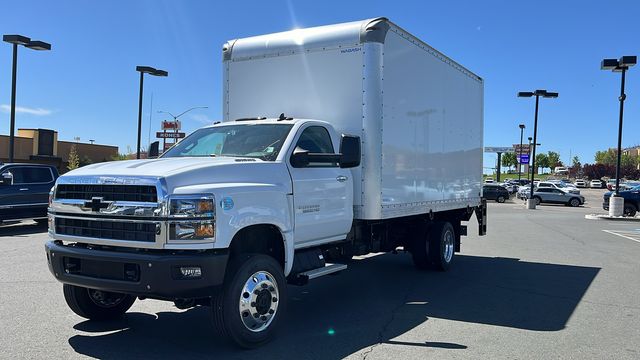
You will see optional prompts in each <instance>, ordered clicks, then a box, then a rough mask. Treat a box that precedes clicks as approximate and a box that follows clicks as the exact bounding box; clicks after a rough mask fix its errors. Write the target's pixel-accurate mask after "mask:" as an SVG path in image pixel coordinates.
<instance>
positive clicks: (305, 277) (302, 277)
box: [289, 264, 347, 285]
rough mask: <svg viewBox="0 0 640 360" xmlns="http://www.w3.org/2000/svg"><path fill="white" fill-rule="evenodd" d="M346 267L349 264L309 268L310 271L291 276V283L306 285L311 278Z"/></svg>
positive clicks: (333, 272)
mask: <svg viewBox="0 0 640 360" xmlns="http://www.w3.org/2000/svg"><path fill="white" fill-rule="evenodd" d="M346 268H347V265H345V264H327V265H326V266H325V267H321V268H318V269H313V270H308V271H305V272H301V273H299V274H295V275H293V276H290V278H289V283H291V284H293V285H306V284H307V283H308V282H309V280H312V279H315V278H319V277H321V276H325V275H329V274H335V273H337V272H339V271H342V270H344V269H346Z"/></svg>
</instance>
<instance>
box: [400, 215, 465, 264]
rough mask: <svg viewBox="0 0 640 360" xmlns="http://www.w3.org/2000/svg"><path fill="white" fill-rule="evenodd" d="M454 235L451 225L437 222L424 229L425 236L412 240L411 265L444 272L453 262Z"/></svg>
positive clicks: (445, 222)
mask: <svg viewBox="0 0 640 360" xmlns="http://www.w3.org/2000/svg"><path fill="white" fill-rule="evenodd" d="M455 245H456V233H455V230H454V229H453V225H451V223H450V222H447V221H439V222H436V223H434V224H432V225H431V226H429V227H428V228H427V229H426V234H425V235H423V236H420V237H418V238H416V239H415V240H414V243H413V246H412V248H411V255H412V257H413V263H414V264H415V266H416V267H417V268H418V269H434V270H439V271H446V270H448V269H449V267H450V266H451V263H452V262H453V257H454V254H455Z"/></svg>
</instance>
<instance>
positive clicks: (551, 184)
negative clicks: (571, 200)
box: [537, 181, 580, 195]
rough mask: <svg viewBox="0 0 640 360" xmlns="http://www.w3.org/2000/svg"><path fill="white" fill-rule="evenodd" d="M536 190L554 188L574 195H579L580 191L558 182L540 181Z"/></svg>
mask: <svg viewBox="0 0 640 360" xmlns="http://www.w3.org/2000/svg"><path fill="white" fill-rule="evenodd" d="M537 187H538V188H554V189H558V190H562V191H566V192H569V193H571V194H576V195H580V190H578V189H577V188H575V187H569V186H568V185H565V184H564V183H562V182H560V181H558V182H555V181H554V182H551V181H541V182H540V183H538V186H537Z"/></svg>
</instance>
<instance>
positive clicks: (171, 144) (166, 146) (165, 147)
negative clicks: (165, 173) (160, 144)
mask: <svg viewBox="0 0 640 360" xmlns="http://www.w3.org/2000/svg"><path fill="white" fill-rule="evenodd" d="M172 146H173V143H166V144H164V150H163V151H167V150H169V148H170V147H172Z"/></svg>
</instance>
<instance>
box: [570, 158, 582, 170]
mask: <svg viewBox="0 0 640 360" xmlns="http://www.w3.org/2000/svg"><path fill="white" fill-rule="evenodd" d="M571 166H572V167H574V168H576V169H580V168H581V167H582V164H581V163H580V158H579V157H577V156H574V157H573V159H571Z"/></svg>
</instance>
